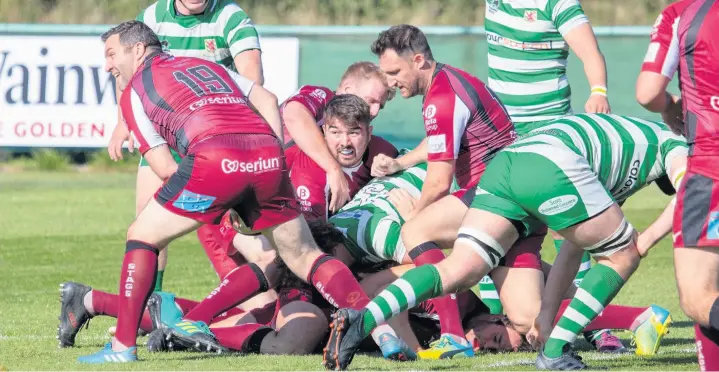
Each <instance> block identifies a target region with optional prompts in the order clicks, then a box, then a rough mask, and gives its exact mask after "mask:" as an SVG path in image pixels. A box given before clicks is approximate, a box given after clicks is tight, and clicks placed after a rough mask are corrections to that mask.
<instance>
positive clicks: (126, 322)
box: [80, 21, 367, 363]
mask: <svg viewBox="0 0 719 372" xmlns="http://www.w3.org/2000/svg"><path fill="white" fill-rule="evenodd" d="M102 39H103V41H104V42H105V58H106V66H105V67H106V70H107V71H108V72H111V73H112V74H113V76H115V78H116V79H117V80H118V82H119V85H120V88H122V89H123V94H122V97H121V100H120V106H121V109H122V114H123V115H122V116H123V119H124V120H125V122H126V123H127V125H128V127H129V129H130V131H131V132H132V133H133V135H134V136H135V137H136V139H137V140H138V143H139V144H140V152H141V153H143V155H144V156H145V158H146V159H147V161H148V163H149V164H150V166H151V167H152V169H153V171H154V172H155V173H156V174H157V175H158V176H160V177H161V178H162V179H164V180H166V183H165V184H164V185H163V187H162V188H161V189H160V190H158V192H157V193H156V196H155V198H154V199H151V200H150V202H149V203H148V205H147V206H146V207H145V208H144V209H143V210H142V211H141V212H140V214H139V215H138V216H137V218H136V220H135V221H134V222H133V224H132V225H131V226H130V228H129V229H128V234H127V243H126V246H127V249H126V253H125V258H124V261H123V265H122V270H121V276H120V283H121V296H120V304H119V309H120V311H119V314H118V325H117V333H116V334H115V337H114V338H113V342H111V343H108V345H106V347H105V348H104V349H103V350H101V351H99V352H98V353H95V354H92V355H88V356H85V357H81V358H80V361H81V362H86V363H106V362H127V361H135V360H137V348H136V346H135V343H136V337H137V327H138V325H139V323H140V319H141V315H142V312H143V310H144V307H145V302H146V301H147V297H148V296H149V295H150V293H151V292H152V287H153V285H154V276H155V274H156V271H157V254H158V248H157V247H158V246H159V247H162V246H164V245H166V243H169V242H170V241H171V240H173V239H175V238H177V237H179V236H182V235H184V234H186V233H188V232H192V231H194V230H196V229H197V228H198V227H200V226H202V225H203V224H205V223H217V222H219V220H220V218H221V217H222V215H223V214H224V213H225V212H227V211H228V210H229V209H231V208H233V207H236V208H237V209H239V210H237V213H238V214H239V215H240V216H241V217H242V219H243V221H244V222H245V223H246V226H247V227H248V228H250V229H252V230H254V231H260V232H262V233H263V234H265V236H267V237H268V240H269V241H270V242H271V243H272V244H273V246H275V247H276V248H277V249H278V252H279V254H280V256H281V257H282V258H283V260H284V261H285V262H286V263H287V264H288V266H289V267H290V268H291V269H292V270H293V271H294V272H297V273H299V274H300V275H299V276H300V277H302V278H307V280H308V281H309V282H311V283H313V285H315V286H319V287H320V288H321V289H322V291H324V293H323V294H325V295H326V297H327V298H329V299H331V300H333V301H334V302H335V303H337V304H343V305H341V306H344V305H347V306H353V305H352V304H354V306H362V304H364V303H366V301H367V297H366V295H365V294H364V292H363V291H362V289H361V287H360V286H359V283H357V282H356V280H355V279H354V277H353V276H352V273H351V272H350V271H349V270H348V269H347V267H346V266H344V265H343V264H342V263H341V262H339V261H338V260H336V259H333V258H331V257H330V256H328V255H323V254H322V253H321V252H320V251H319V250H318V249H317V247H316V244H315V243H314V241H312V238H311V234H310V232H309V229H308V228H307V225H306V222H305V221H304V219H303V218H301V217H299V211H298V208H297V203H296V200H295V198H294V192H293V190H292V189H291V185H290V182H289V177H288V175H287V171H286V168H285V167H286V165H285V162H284V155H283V152H282V123H281V119H280V114H279V110H278V108H277V98H276V97H275V96H274V95H273V94H272V93H270V92H268V91H267V90H265V89H264V88H262V87H260V86H256V85H255V84H254V83H253V82H252V81H250V80H248V79H245V78H243V77H241V76H240V75H238V74H236V73H233V72H231V71H229V70H227V69H226V68H224V67H222V66H219V65H217V64H214V63H211V62H208V61H205V60H202V59H198V58H188V57H173V56H171V55H168V54H166V53H163V52H162V50H161V44H160V41H159V40H158V39H157V36H156V35H155V34H154V32H152V30H151V29H150V28H149V27H147V26H146V25H145V24H143V23H141V22H138V21H128V22H124V23H122V24H120V25H118V26H116V27H114V28H113V29H111V30H110V31H108V32H106V33H105V34H103V37H102ZM255 110H257V112H259V114H257V112H256V111H255ZM260 114H261V115H262V116H260ZM189 118H192V120H188V119H189ZM160 132H161V134H160ZM170 146H171V147H172V148H173V149H174V150H175V151H177V152H178V153H179V154H182V155H183V156H184V157H183V161H182V163H181V164H180V166H179V167H178V166H177V164H176V162H175V161H174V159H173V158H172V155H171V153H170V150H169V147H170ZM240 160H242V161H240ZM243 268H244V269H245V270H250V271H253V272H256V270H257V267H256V265H252V264H250V265H247V266H244V267H241V268H239V269H237V270H235V272H237V271H241V270H242V269H243ZM256 277H257V280H258V282H259V283H257V285H258V287H259V288H264V289H266V288H267V281H266V278H265V277H264V275H262V276H259V275H257V276H256ZM228 278H229V276H228ZM228 278H225V280H224V281H223V282H222V284H221V285H222V286H225V287H228V288H233V287H237V286H238V285H237V284H235V283H232V281H231V280H228ZM320 278H321V279H320ZM320 280H321V281H320ZM332 281H340V282H342V287H343V288H342V289H343V293H341V294H340V293H336V292H337V291H336V290H335V289H334V287H332V286H331V285H328V282H332ZM243 284H245V283H243ZM347 296H351V300H352V301H348V300H347ZM193 327H194V329H193V330H194V331H195V332H196V333H195V334H196V335H197V336H198V338H203V337H202V336H204V338H213V336H212V334H211V332H210V331H209V329H207V326H206V325H205V324H203V323H202V322H195V323H194V324H193Z"/></svg>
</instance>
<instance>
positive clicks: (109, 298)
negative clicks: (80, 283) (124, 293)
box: [92, 289, 152, 332]
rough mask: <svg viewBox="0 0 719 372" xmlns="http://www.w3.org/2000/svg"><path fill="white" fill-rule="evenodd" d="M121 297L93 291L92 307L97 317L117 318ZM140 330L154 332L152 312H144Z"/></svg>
mask: <svg viewBox="0 0 719 372" xmlns="http://www.w3.org/2000/svg"><path fill="white" fill-rule="evenodd" d="M119 302H120V297H119V296H118V295H116V294H112V293H107V292H102V291H98V290H96V289H93V290H92V307H93V309H94V310H95V315H106V316H110V317H113V318H117V307H118V306H119ZM140 329H142V330H143V331H145V332H152V319H151V318H150V312H149V311H147V308H146V309H145V311H143V312H142V319H140Z"/></svg>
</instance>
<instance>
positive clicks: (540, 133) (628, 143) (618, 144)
mask: <svg viewBox="0 0 719 372" xmlns="http://www.w3.org/2000/svg"><path fill="white" fill-rule="evenodd" d="M536 143H545V144H549V145H550V147H549V150H547V151H549V152H553V149H556V148H557V147H560V146H564V147H567V148H569V149H570V150H572V151H574V152H576V153H578V154H580V155H582V156H583V157H584V158H585V159H587V162H588V163H589V165H590V166H591V167H592V169H593V170H594V172H595V173H596V174H597V176H598V178H599V181H600V182H601V183H602V184H603V185H604V187H605V188H606V189H607V190H608V191H609V192H610V193H611V194H612V196H614V198H616V199H617V200H623V199H626V198H628V197H629V196H631V195H632V194H633V193H635V192H636V191H638V190H639V189H641V188H642V187H644V186H646V185H647V184H648V183H650V182H652V181H654V180H655V179H657V178H659V177H660V176H662V175H663V174H665V172H666V166H667V165H666V164H665V161H666V159H668V158H670V157H672V156H674V155H676V154H686V141H685V139H684V138H683V137H681V136H678V135H676V134H674V133H672V132H671V130H670V129H669V127H667V126H666V125H665V124H664V123H660V122H655V121H648V120H642V119H638V118H632V117H626V116H619V115H610V114H579V115H572V116H566V117H563V118H560V119H556V120H554V121H551V122H549V123H547V124H543V125H541V126H539V128H538V129H535V130H532V131H531V132H529V133H528V134H527V135H525V136H522V137H520V138H519V139H518V140H517V141H516V142H515V143H514V144H512V145H511V146H509V147H508V148H507V151H518V152H523V151H531V149H532V148H538V147H534V146H533V145H534V144H536ZM545 148H546V147H545ZM676 151H678V152H676ZM545 152H546V151H545ZM543 154H544V153H543ZM545 155H547V156H550V157H556V155H554V154H545Z"/></svg>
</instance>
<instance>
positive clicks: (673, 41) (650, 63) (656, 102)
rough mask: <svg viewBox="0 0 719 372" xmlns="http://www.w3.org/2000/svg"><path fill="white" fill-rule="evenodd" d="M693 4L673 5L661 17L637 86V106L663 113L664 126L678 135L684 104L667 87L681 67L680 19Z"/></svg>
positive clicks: (665, 9)
mask: <svg viewBox="0 0 719 372" xmlns="http://www.w3.org/2000/svg"><path fill="white" fill-rule="evenodd" d="M692 2H693V0H681V1H676V2H673V3H671V4H669V6H667V7H666V8H664V10H663V11H662V12H661V13H660V14H659V16H658V17H657V19H656V21H655V22H654V26H653V28H652V32H651V37H650V43H649V47H648V48H647V54H646V55H645V57H644V63H643V64H642V70H641V72H640V73H639V77H637V84H636V98H637V102H639V104H641V105H642V106H644V108H646V109H647V110H649V111H652V112H658V113H661V114H662V119H663V120H664V122H665V123H666V124H667V125H669V126H670V127H671V128H672V129H673V130H676V131H678V132H681V131H683V130H684V128H683V124H684V123H683V118H682V116H683V114H682V104H681V100H680V97H679V96H676V95H673V94H670V93H669V92H667V86H669V83H670V82H671V80H672V78H673V77H674V73H675V72H676V71H677V68H678V67H679V40H678V39H677V37H676V33H675V29H676V27H677V26H678V24H679V15H680V14H682V12H684V9H686V8H687V6H689V4H691V3H692Z"/></svg>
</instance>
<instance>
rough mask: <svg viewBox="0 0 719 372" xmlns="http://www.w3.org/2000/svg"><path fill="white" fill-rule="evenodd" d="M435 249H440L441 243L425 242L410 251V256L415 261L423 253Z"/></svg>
mask: <svg viewBox="0 0 719 372" xmlns="http://www.w3.org/2000/svg"><path fill="white" fill-rule="evenodd" d="M433 249H439V245H438V244H437V243H435V242H424V243H422V244H420V245H418V246H416V247H414V248H412V250H410V251H409V258H411V259H412V261H414V260H415V259H416V258H417V257H419V256H420V255H421V254H422V253H424V252H427V251H431V250H433Z"/></svg>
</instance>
